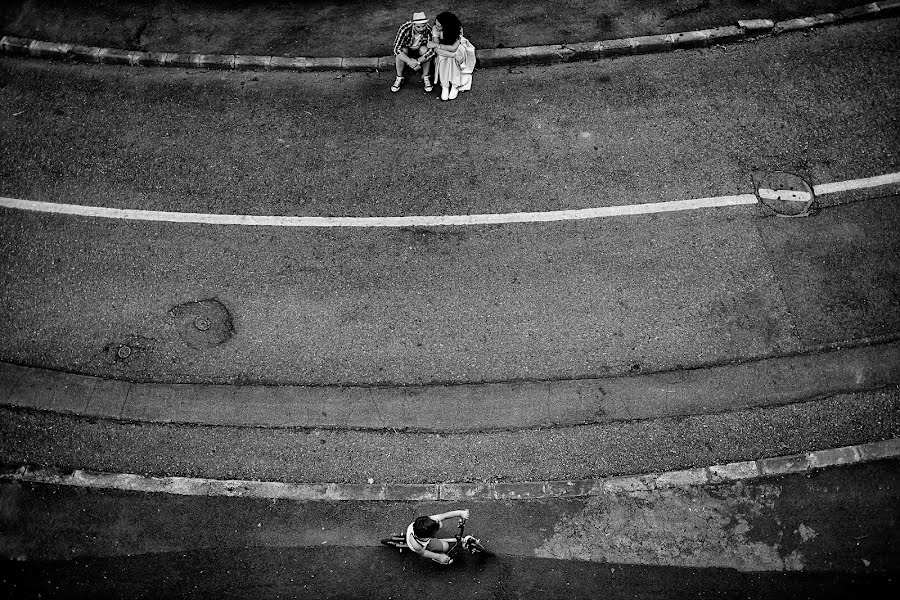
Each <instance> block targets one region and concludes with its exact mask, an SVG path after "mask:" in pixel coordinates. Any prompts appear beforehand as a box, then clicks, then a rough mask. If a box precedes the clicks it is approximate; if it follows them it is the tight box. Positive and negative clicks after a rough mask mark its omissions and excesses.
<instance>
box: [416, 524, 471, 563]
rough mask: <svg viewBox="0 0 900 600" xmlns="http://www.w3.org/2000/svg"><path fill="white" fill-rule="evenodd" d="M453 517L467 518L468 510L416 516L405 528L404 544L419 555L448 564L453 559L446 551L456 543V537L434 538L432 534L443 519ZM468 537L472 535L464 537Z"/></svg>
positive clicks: (435, 532) (438, 528) (439, 526)
mask: <svg viewBox="0 0 900 600" xmlns="http://www.w3.org/2000/svg"><path fill="white" fill-rule="evenodd" d="M453 518H460V519H468V518H469V511H468V510H451V511H450V512H445V513H440V514H437V515H431V516H430V517H426V516H422V517H417V518H416V520H415V521H413V522H412V523H410V524H409V527H407V528H406V545H407V546H409V549H410V550H412V551H413V552H415V553H416V554H418V555H419V556H423V557H425V558H430V559H431V560H433V561H435V562H438V563H441V564H442V565H449V564H450V563H451V562H453V561H452V559H451V558H450V557H449V556H447V553H448V552H449V551H450V549H451V548H452V547H453V544H454V543H456V538H436V537H434V536H435V535H437V532H438V531H439V530H440V529H441V525H442V524H443V522H444V521H446V520H447V519H453ZM470 537H472V536H470V535H467V536H466V537H465V538H464V539H468V538H470Z"/></svg>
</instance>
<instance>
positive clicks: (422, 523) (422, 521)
mask: <svg viewBox="0 0 900 600" xmlns="http://www.w3.org/2000/svg"><path fill="white" fill-rule="evenodd" d="M443 24H444V22H443V21H441V25H443ZM440 528H441V525H440V523H438V522H437V521H435V520H434V519H432V518H431V517H417V518H416V520H415V521H413V535H415V536H416V537H417V538H430V537H434V534H436V533H437V532H438V529H440Z"/></svg>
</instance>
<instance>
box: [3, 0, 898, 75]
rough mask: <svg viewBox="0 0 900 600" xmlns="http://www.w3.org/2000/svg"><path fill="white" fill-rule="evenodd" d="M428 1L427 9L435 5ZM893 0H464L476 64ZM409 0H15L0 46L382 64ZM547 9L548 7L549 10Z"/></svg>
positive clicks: (703, 39) (99, 54)
mask: <svg viewBox="0 0 900 600" xmlns="http://www.w3.org/2000/svg"><path fill="white" fill-rule="evenodd" d="M416 8H425V9H426V11H427V14H428V15H429V16H431V17H434V16H435V15H436V14H438V13H439V12H440V10H441V9H438V8H432V7H424V6H418V7H416ZM898 8H900V1H898V0H884V1H882V2H876V3H870V4H860V3H859V0H788V1H786V2H775V1H774V0H767V1H764V2H747V1H746V0H728V1H725V2H716V3H715V4H714V5H713V6H710V4H709V3H708V2H701V1H699V0H694V1H688V2H683V1H681V0H657V1H656V2H653V3H644V2H630V1H628V0H618V1H616V2H613V3H602V4H598V3H593V2H587V1H584V0H579V1H576V2H563V1H562V0H554V1H552V2H544V3H540V4H539V5H535V4H533V3H527V2H519V3H515V4H510V3H506V2H498V1H494V2H472V3H462V4H461V5H458V6H456V7H455V8H454V10H455V11H456V12H457V13H458V14H459V15H460V16H461V19H462V21H463V24H464V27H465V31H466V36H467V37H468V38H469V39H470V40H471V41H472V42H473V43H474V45H475V47H476V48H477V49H478V50H479V53H478V56H479V63H480V65H481V66H482V67H490V66H502V65H510V64H526V63H535V62H541V63H546V62H559V61H567V60H576V59H594V58H600V57H606V56H618V55H623V54H639V53H647V52H660V51H666V50H671V49H679V48H693V47H698V46H711V45H715V44H724V43H730V42H734V41H739V40H741V39H748V38H752V37H755V36H759V35H764V34H767V33H772V32H775V33H779V32H782V31H793V30H798V29H808V28H811V27H817V26H821V25H826V24H833V23H839V22H842V21H849V20H857V19H860V18H869V17H875V16H884V15H887V14H889V13H892V12H895V11H896V10H897V9H898ZM409 12H410V9H409V5H408V4H407V3H399V2H387V3H379V4H377V5H375V4H373V3H371V2H350V3H341V4H340V5H339V6H334V5H332V3H330V2H316V3H307V4H305V5H304V6H303V7H302V8H299V9H298V8H297V7H296V6H295V5H293V4H292V3H288V2H276V3H254V4H252V5H250V6H244V7H242V8H240V9H234V8H222V9H212V8H210V7H209V6H206V5H204V6H196V5H189V4H181V3H176V2H166V1H161V2H158V3H155V4H149V5H148V4H147V3H141V2H135V1H133V0H132V1H127V2H120V3H115V4H114V5H113V6H104V5H100V6H98V5H97V4H96V3H95V2H92V1H90V0H72V1H70V2H66V3H63V4H61V5H52V6H46V5H42V4H34V3H30V2H24V1H19V2H14V3H12V4H11V5H8V6H7V7H6V8H4V9H2V12H0V36H3V38H2V44H0V45H2V51H4V52H7V53H28V54H31V55H33V56H44V57H50V58H67V57H74V58H76V59H79V60H87V61H90V62H103V63H110V64H131V65H145V66H176V67H200V68H219V69H221V68H226V69H227V68H246V69H254V68H265V69H270V68H271V69H288V70H317V69H322V70H331V69H351V70H391V69H393V57H392V55H391V53H390V50H391V46H392V41H393V37H394V35H395V33H396V29H397V27H398V26H399V24H400V23H402V22H403V21H404V20H406V19H407V18H408V17H407V16H406V15H407V13H409ZM551 15H552V16H551Z"/></svg>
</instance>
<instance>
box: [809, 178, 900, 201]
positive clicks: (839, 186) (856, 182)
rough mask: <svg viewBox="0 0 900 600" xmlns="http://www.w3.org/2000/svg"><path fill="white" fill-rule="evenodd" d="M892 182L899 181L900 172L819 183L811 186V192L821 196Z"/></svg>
mask: <svg viewBox="0 0 900 600" xmlns="http://www.w3.org/2000/svg"><path fill="white" fill-rule="evenodd" d="M892 183H900V173H888V174H887V175H878V176H876V177H866V178H865V179H850V180H848V181H836V182H834V183H820V184H819V185H814V186H813V193H814V194H815V195H816V196H821V195H823V194H834V193H836V192H848V191H850V190H860V189H863V188H870V187H878V186H880V185H890V184H892Z"/></svg>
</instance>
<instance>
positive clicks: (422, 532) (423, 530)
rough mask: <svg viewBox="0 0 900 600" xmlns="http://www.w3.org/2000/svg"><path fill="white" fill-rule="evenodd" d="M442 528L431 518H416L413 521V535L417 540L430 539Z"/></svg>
mask: <svg viewBox="0 0 900 600" xmlns="http://www.w3.org/2000/svg"><path fill="white" fill-rule="evenodd" d="M440 528H441V524H440V523H438V522H437V521H435V520H434V519H432V518H431V517H416V520H415V521H413V535H415V536H416V537H417V538H430V537H434V534H436V533H437V532H438V529H440Z"/></svg>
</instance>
